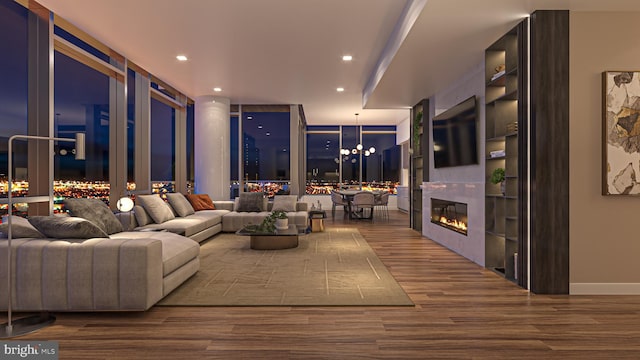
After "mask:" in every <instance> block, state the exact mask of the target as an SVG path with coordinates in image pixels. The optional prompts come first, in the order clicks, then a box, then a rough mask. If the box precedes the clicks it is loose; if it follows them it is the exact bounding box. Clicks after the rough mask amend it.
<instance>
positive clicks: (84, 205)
mask: <svg viewBox="0 0 640 360" xmlns="http://www.w3.org/2000/svg"><path fill="white" fill-rule="evenodd" d="M64 208H65V209H67V210H69V213H70V214H71V216H77V217H81V218H83V219H87V220H89V221H91V222H92V223H94V224H96V225H97V226H98V227H99V228H100V229H102V231H104V232H105V233H107V235H111V234H115V233H119V232H122V231H123V230H124V229H123V228H122V223H121V222H120V220H118V218H117V217H116V216H115V215H114V214H113V211H111V209H109V207H108V206H107V204H105V203H104V202H103V201H102V200H100V199H74V198H68V199H64Z"/></svg>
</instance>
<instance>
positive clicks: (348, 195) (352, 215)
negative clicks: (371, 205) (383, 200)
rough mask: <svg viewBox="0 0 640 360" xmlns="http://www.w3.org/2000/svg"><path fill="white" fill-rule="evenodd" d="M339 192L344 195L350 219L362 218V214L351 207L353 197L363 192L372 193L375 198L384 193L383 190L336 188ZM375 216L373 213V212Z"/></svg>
mask: <svg viewBox="0 0 640 360" xmlns="http://www.w3.org/2000/svg"><path fill="white" fill-rule="evenodd" d="M335 192H336V193H337V194H340V195H342V199H343V200H344V201H346V203H347V211H348V212H349V219H362V216H360V214H357V213H356V212H355V211H352V209H351V202H352V201H353V197H354V196H355V195H356V194H358V193H362V192H368V193H372V194H373V196H374V198H378V197H379V196H380V195H382V193H383V191H381V190H356V189H345V190H336V191H335ZM371 215H372V216H373V214H371Z"/></svg>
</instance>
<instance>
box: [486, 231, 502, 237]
mask: <svg viewBox="0 0 640 360" xmlns="http://www.w3.org/2000/svg"><path fill="white" fill-rule="evenodd" d="M485 232H486V233H487V234H489V235H493V236H496V237H501V238H504V234H501V233H495V232H493V231H489V230H486V231H485Z"/></svg>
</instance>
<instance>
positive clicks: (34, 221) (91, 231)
mask: <svg viewBox="0 0 640 360" xmlns="http://www.w3.org/2000/svg"><path fill="white" fill-rule="evenodd" d="M29 222H30V223H31V225H33V226H34V227H35V228H36V229H38V231H40V232H41V233H43V234H44V235H45V236H46V237H49V238H56V239H89V238H106V237H109V235H107V234H106V233H105V232H104V231H102V229H100V228H99V227H98V226H97V225H96V224H94V223H92V222H91V221H89V220H87V219H83V218H80V217H73V216H71V217H59V216H32V217H30V218H29Z"/></svg>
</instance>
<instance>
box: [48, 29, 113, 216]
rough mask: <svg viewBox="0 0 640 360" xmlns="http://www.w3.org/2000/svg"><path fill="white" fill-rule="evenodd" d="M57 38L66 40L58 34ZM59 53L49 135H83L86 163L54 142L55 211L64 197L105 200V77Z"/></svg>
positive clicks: (107, 123) (71, 145)
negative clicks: (52, 132)
mask: <svg viewBox="0 0 640 360" xmlns="http://www.w3.org/2000/svg"><path fill="white" fill-rule="evenodd" d="M60 34H62V35H65V36H68V37H69V36H70V35H68V33H66V32H63V31H60ZM66 54H69V52H68V51H65V53H63V52H61V51H56V52H55V55H54V114H55V115H54V134H53V135H54V136H56V137H59V138H73V137H74V136H75V134H76V133H78V132H80V133H85V136H86V138H85V141H86V143H85V147H86V160H76V159H75V157H74V152H75V149H74V148H75V145H74V143H70V142H57V143H56V145H55V150H54V151H55V156H54V173H53V176H54V196H55V204H54V210H56V211H57V210H59V209H60V207H61V202H62V200H63V199H64V198H67V197H96V198H100V199H101V200H103V201H105V202H107V203H108V201H109V188H110V184H109V145H110V143H109V141H110V139H109V126H110V121H111V119H110V114H109V108H110V99H109V91H110V77H109V76H108V75H106V74H104V73H103V72H101V71H98V70H96V69H95V68H93V67H90V66H88V65H86V64H85V63H83V62H81V61H79V60H78V59H82V58H83V55H82V52H80V51H77V50H76V51H75V52H74V53H73V54H74V58H72V57H70V56H68V55H66Z"/></svg>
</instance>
